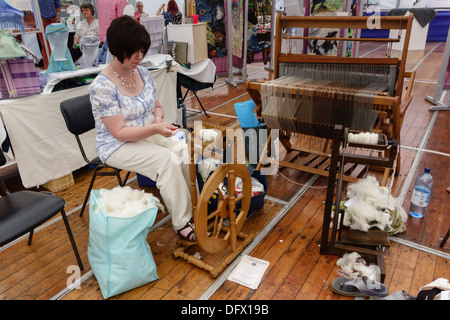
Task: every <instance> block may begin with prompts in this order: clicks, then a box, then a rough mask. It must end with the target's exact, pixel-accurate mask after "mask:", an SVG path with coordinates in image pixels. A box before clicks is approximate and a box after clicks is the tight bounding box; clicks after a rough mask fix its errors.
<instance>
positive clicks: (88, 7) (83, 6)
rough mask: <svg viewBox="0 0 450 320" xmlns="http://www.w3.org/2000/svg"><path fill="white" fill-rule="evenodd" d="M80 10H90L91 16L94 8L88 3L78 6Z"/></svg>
mask: <svg viewBox="0 0 450 320" xmlns="http://www.w3.org/2000/svg"><path fill="white" fill-rule="evenodd" d="M80 8H81V9H89V10H91V13H92V15H94V12H95V10H94V6H93V5H92V4H90V3H83V4H82V5H81V6H80Z"/></svg>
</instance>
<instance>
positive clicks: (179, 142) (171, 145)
mask: <svg viewBox="0 0 450 320" xmlns="http://www.w3.org/2000/svg"><path fill="white" fill-rule="evenodd" d="M147 140H148V141H151V142H153V143H154V144H157V145H159V146H161V147H164V148H167V149H169V150H171V151H172V152H173V153H174V154H176V155H177V156H178V157H179V159H172V160H173V161H177V163H180V162H182V163H189V152H188V147H187V143H186V140H185V139H184V132H183V131H179V132H178V133H177V134H175V135H173V136H171V137H169V138H166V137H163V136H162V135H160V134H155V135H153V136H151V137H149V138H147ZM180 160H181V161H180Z"/></svg>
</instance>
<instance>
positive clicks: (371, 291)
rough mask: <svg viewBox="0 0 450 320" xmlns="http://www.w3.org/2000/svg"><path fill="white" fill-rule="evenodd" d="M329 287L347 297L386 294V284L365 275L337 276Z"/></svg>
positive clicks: (382, 295)
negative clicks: (355, 276) (352, 277)
mask: <svg viewBox="0 0 450 320" xmlns="http://www.w3.org/2000/svg"><path fill="white" fill-rule="evenodd" d="M331 289H332V290H333V291H334V292H336V293H338V294H341V295H344V296H348V297H385V296H387V294H388V289H387V288H386V286H384V285H383V284H381V283H379V282H376V281H372V280H370V279H368V278H367V277H358V278H356V279H349V278H345V277H338V278H336V279H334V280H333V282H332V283H331Z"/></svg>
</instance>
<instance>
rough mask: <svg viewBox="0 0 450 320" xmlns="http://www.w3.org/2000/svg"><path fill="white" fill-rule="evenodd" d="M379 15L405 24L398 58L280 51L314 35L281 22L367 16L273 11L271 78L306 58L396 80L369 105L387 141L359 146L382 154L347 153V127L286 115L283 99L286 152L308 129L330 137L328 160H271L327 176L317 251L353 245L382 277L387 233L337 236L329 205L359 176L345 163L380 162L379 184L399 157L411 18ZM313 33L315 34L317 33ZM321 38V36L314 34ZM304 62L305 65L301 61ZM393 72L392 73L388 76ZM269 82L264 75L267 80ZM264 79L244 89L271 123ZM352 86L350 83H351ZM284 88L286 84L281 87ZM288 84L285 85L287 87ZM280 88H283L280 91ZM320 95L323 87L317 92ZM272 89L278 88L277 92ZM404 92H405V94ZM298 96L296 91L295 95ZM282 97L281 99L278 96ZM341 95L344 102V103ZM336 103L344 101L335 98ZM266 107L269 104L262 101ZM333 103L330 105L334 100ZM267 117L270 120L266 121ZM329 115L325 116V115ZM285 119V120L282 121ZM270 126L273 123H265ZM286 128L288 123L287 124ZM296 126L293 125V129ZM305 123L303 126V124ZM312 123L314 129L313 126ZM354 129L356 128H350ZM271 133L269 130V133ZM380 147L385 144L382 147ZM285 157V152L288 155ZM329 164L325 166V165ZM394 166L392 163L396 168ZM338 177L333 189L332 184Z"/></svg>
mask: <svg viewBox="0 0 450 320" xmlns="http://www.w3.org/2000/svg"><path fill="white" fill-rule="evenodd" d="M376 18H377V19H378V18H379V19H380V27H381V29H399V30H402V29H405V30H406V36H405V39H404V47H403V51H402V52H401V58H400V59H399V58H390V57H387V58H354V57H337V56H323V55H310V54H293V53H287V54H286V53H282V52H281V43H282V42H281V41H282V39H300V40H312V39H315V38H313V37H307V36H300V37H293V36H284V35H283V30H285V28H327V29H328V28H331V29H336V28H339V29H341V28H345V29H347V28H356V29H367V26H368V19H369V17H330V16H324V17H285V16H281V15H279V16H277V23H276V35H277V36H276V37H275V39H276V40H275V50H274V73H273V78H274V79H275V80H276V79H278V78H279V77H280V69H281V68H283V67H284V66H286V65H294V64H304V65H306V64H309V65H313V66H316V65H325V64H326V65H333V66H334V65H337V66H341V65H358V66H363V67H364V66H365V65H367V66H369V65H370V66H373V65H375V66H388V68H390V69H391V70H392V69H393V70H394V71H395V72H392V71H391V73H390V75H389V76H390V79H391V81H392V80H394V85H393V86H392V87H393V90H390V92H388V90H386V92H379V93H378V94H376V95H375V96H374V97H373V104H372V105H371V109H375V110H378V119H377V122H376V125H375V126H374V128H373V130H372V131H373V132H379V133H382V134H384V136H385V139H386V140H389V143H386V144H385V146H384V147H382V146H380V145H377V146H369V145H366V146H360V147H363V148H366V149H371V148H374V149H377V148H378V150H379V151H380V152H381V151H384V154H385V156H386V158H379V157H372V156H366V155H362V156H358V155H350V154H345V152H344V151H342V152H341V151H340V150H341V148H345V147H346V146H347V144H346V142H347V138H348V130H349V128H348V127H345V126H343V125H342V124H340V123H335V124H334V125H331V124H330V123H320V122H321V121H320V120H316V122H314V123H313V122H310V123H304V122H303V123H302V121H301V120H299V119H297V118H291V119H286V115H283V107H284V106H283V105H282V104H281V105H279V106H278V110H277V112H278V113H279V116H278V117H279V122H278V123H277V125H278V127H277V129H280V130H281V131H280V132H279V135H280V141H281V142H282V144H283V146H284V147H285V149H286V151H287V153H288V155H289V153H293V152H297V153H298V151H304V150H302V149H296V148H295V147H293V146H292V145H291V143H290V137H291V134H292V133H293V134H297V133H300V134H306V135H315V134H317V136H320V137H322V138H325V139H327V140H328V141H331V142H332V143H331V150H329V149H328V150H327V151H322V152H320V150H319V152H318V153H319V154H320V156H323V155H325V154H327V153H328V154H331V156H328V160H327V162H326V165H323V164H322V165H321V167H310V166H308V165H305V164H302V163H301V164H298V163H293V162H292V161H291V160H292V159H293V157H291V160H288V161H285V160H278V159H276V160H275V161H276V162H277V163H278V164H279V165H280V166H285V167H289V168H294V169H297V170H300V171H305V172H309V173H313V174H319V175H322V176H327V177H329V179H328V189H327V196H326V201H325V213H324V220H323V228H322V239H321V248H320V252H321V254H336V255H342V254H343V253H345V252H352V251H357V252H360V253H361V254H362V255H363V257H365V258H366V259H368V260H369V261H371V262H376V263H377V264H378V266H379V267H380V270H381V277H382V280H383V279H384V274H385V273H384V262H383V259H382V254H381V253H380V252H381V251H380V250H381V246H388V245H389V239H388V234H387V232H384V231H381V232H379V230H377V231H369V233H367V234H365V233H364V234H363V233H361V232H348V233H346V234H345V235H344V236H341V230H342V228H341V229H340V230H339V231H338V223H337V222H336V221H339V216H341V223H342V221H343V212H341V211H340V210H337V213H336V215H335V218H334V219H332V211H333V205H334V206H335V208H339V207H340V194H341V192H342V190H341V188H342V182H343V181H349V182H355V181H357V178H356V177H355V176H353V177H352V176H346V175H344V174H343V172H344V170H345V163H353V164H359V165H371V166H376V167H380V168H384V172H385V174H384V178H383V181H382V185H385V184H386V180H387V177H388V175H389V172H390V170H391V169H393V168H394V166H395V165H394V163H395V161H394V160H395V158H396V157H398V158H399V148H398V146H399V141H400V128H401V125H402V120H403V117H404V114H405V112H406V109H407V108H408V106H409V104H410V102H411V99H412V97H411V90H412V85H413V81H414V73H413V72H411V73H407V72H405V64H406V56H407V51H408V50H407V49H408V45H409V37H410V33H411V26H412V19H413V16H412V15H410V16H408V17H376ZM316 39H317V38H316ZM318 39H321V40H324V38H318ZM338 40H341V41H380V42H381V41H384V42H388V43H391V42H397V41H399V39H360V38H359V39H358V38H338ZM302 66H303V65H302ZM392 77H394V78H395V79H392ZM405 77H409V78H410V81H409V85H408V88H407V90H406V93H405V95H403V86H404V78H405ZM280 79H281V77H280ZM266 82H267V81H266ZM266 82H263V81H250V82H248V83H247V91H248V92H249V94H250V96H251V97H252V99H253V100H254V101H255V103H256V112H257V114H258V115H259V116H262V117H263V118H264V120H265V121H266V124H267V123H268V122H269V123H273V121H272V120H273V119H269V118H273V116H272V115H271V116H267V115H266V117H265V114H264V107H263V106H262V97H261V91H262V90H263V89H264V90H266V89H265V88H267V87H263V86H264V85H265V83H266ZM349 89H351V88H349ZM282 90H284V89H282ZM288 90H289V91H288ZM286 92H288V93H287V94H286V95H287V96H296V95H297V96H299V97H300V98H302V97H303V96H305V95H314V93H311V90H310V91H305V90H304V89H303V87H302V85H300V87H299V88H294V89H292V86H291V87H290V88H289V89H287V88H286ZM283 94H284V92H283ZM318 94H319V95H322V96H323V93H322V92H320V93H318ZM275 95H276V94H275ZM325 95H326V96H327V97H328V96H329V97H330V100H329V103H330V104H333V103H335V102H336V101H338V100H339V99H341V100H345V101H346V100H352V98H349V95H346V94H335V93H330V92H327V93H326V94H325ZM403 96H404V97H403ZM297 98H298V97H297ZM281 101H283V100H281ZM345 101H344V104H345V103H346V102H345ZM339 102H340V103H341V102H342V101H339ZM304 104H305V103H304V102H302V104H301V105H302V107H303V106H304ZM266 107H267V106H266ZM333 107H334V106H333ZM320 117H321V115H320V111H318V112H317V117H316V119H320ZM267 120H270V121H267ZM328 120H329V119H328ZM286 121H287V122H286ZM284 123H287V124H288V125H287V126H286V127H283V124H284ZM268 127H269V129H274V128H271V126H270V125H269V124H268ZM286 128H289V129H286ZM293 128H294V129H293ZM305 128H307V129H305ZM311 128H313V129H311ZM352 129H355V128H352ZM269 137H270V134H269ZM267 142H268V144H269V143H270V138H268V139H267ZM268 147H270V145H267V144H266V149H265V150H263V154H262V156H261V158H260V162H259V163H258V167H257V169H259V168H260V167H261V164H262V162H263V161H264V157H265V156H266V152H267V148H268ZM383 148H384V150H382V149H383ZM287 158H288V157H287ZM399 164H400V161H399V160H398V161H397V163H396V166H397V167H396V171H397V172H398V171H399ZM327 166H328V170H325V168H326V167H327ZM394 170H395V169H394ZM336 182H337V190H335V189H336ZM335 192H336V202H334V203H333V197H334V194H335ZM331 221H333V223H332V226H333V227H332V230H331V234H330V229H329V226H330V222H331Z"/></svg>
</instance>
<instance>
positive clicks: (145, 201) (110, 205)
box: [94, 186, 164, 218]
mask: <svg viewBox="0 0 450 320" xmlns="http://www.w3.org/2000/svg"><path fill="white" fill-rule="evenodd" d="M98 202H99V204H100V206H101V207H102V208H103V210H104V213H105V215H107V216H109V217H116V218H132V217H135V216H137V215H138V214H141V213H143V212H145V211H147V210H149V209H151V208H154V207H158V208H160V209H161V210H162V211H164V206H163V205H162V204H161V203H160V202H159V199H158V198H156V197H154V196H153V195H152V194H151V193H145V192H144V191H143V190H137V189H132V188H130V187H128V186H126V187H120V186H117V187H115V188H113V189H100V192H99V197H98ZM99 212H100V210H99V209H98V208H97V210H96V211H94V213H95V214H96V213H99Z"/></svg>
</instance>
